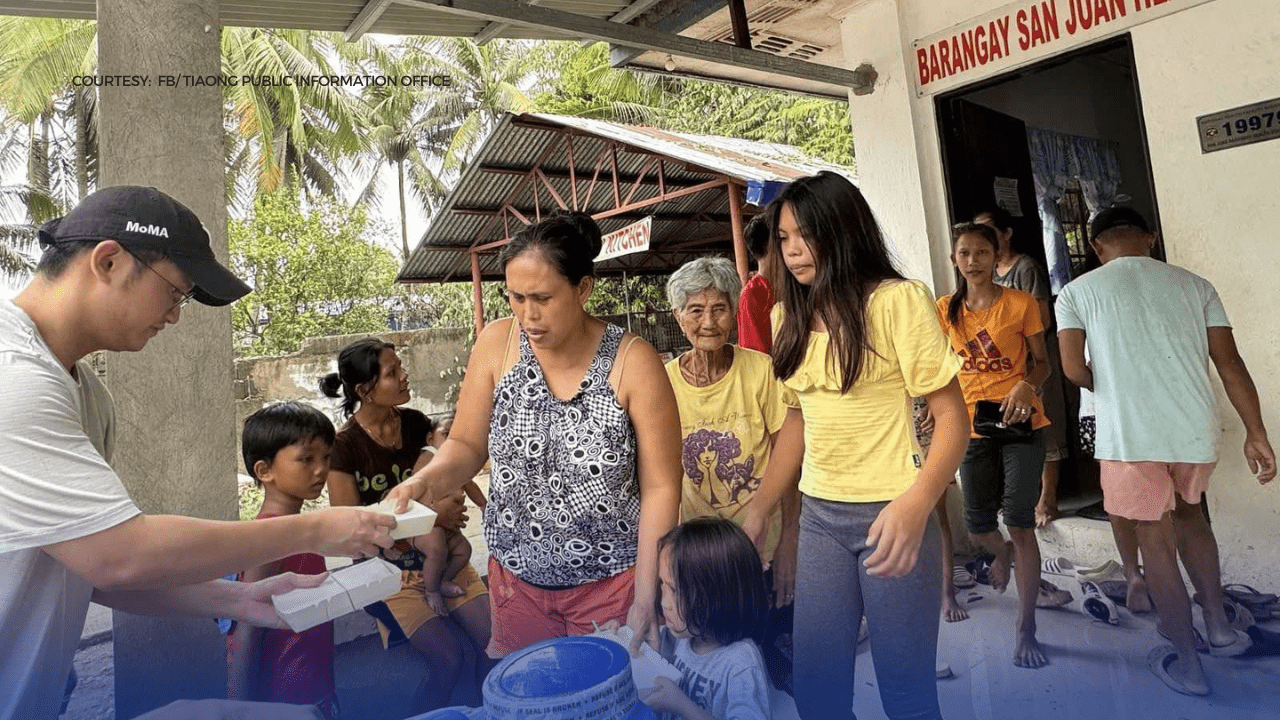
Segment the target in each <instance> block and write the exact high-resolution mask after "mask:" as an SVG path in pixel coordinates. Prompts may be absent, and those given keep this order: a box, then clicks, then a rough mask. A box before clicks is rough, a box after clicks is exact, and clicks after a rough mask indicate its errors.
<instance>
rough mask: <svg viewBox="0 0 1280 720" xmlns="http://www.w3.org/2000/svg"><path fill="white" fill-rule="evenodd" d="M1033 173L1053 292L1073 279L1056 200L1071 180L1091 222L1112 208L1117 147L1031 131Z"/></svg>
mask: <svg viewBox="0 0 1280 720" xmlns="http://www.w3.org/2000/svg"><path fill="white" fill-rule="evenodd" d="M1027 146H1028V148H1029V149H1030V151H1031V171H1032V174H1033V176H1034V178H1035V184H1036V204H1037V206H1038V207H1037V209H1038V210H1039V213H1040V225H1041V227H1043V228H1044V254H1045V257H1046V258H1047V259H1048V261H1049V280H1050V284H1051V285H1052V287H1053V292H1054V294H1057V293H1058V292H1059V291H1060V290H1061V289H1062V286H1063V285H1066V284H1067V282H1069V281H1070V280H1071V262H1070V260H1069V256H1068V253H1067V239H1066V237H1065V236H1064V235H1063V232H1062V224H1061V223H1060V222H1059V221H1058V200H1059V199H1061V198H1062V193H1063V191H1064V190H1066V187H1067V184H1068V183H1069V182H1070V181H1071V179H1072V178H1075V179H1077V180H1078V181H1079V183H1080V192H1081V194H1082V195H1083V196H1084V201H1085V204H1086V205H1088V206H1089V215H1090V219H1092V216H1093V215H1096V214H1097V213H1098V211H1100V210H1102V209H1103V208H1104V207H1107V206H1108V205H1110V204H1111V199H1112V198H1114V197H1115V195H1116V191H1117V189H1118V188H1119V187H1120V179H1121V178H1120V163H1119V161H1118V160H1117V159H1116V144H1115V143H1113V142H1110V141H1107V140H1099V139H1097V138H1088V137H1082V136H1079V135H1067V134H1065V133H1060V132H1054V131H1052V130H1042V129H1040V128H1032V127H1029V128H1027Z"/></svg>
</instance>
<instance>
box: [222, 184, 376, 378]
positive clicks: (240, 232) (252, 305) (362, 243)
mask: <svg viewBox="0 0 1280 720" xmlns="http://www.w3.org/2000/svg"><path fill="white" fill-rule="evenodd" d="M369 233H370V231H369V229H368V224H367V221H366V217H365V212H364V210H363V209H362V208H358V207H357V208H355V209H349V208H345V207H343V206H341V205H339V204H338V203H336V202H334V201H332V200H329V199H325V198H315V199H314V200H313V201H312V205H311V207H310V208H309V209H308V210H307V211H306V212H304V211H302V210H301V209H299V207H298V195H297V191H296V189H294V188H292V187H286V188H282V189H281V191H280V192H276V193H260V194H259V195H258V196H257V198H256V199H255V201H254V205H253V213H252V214H251V216H250V217H249V218H248V219H246V220H233V221H232V222H230V223H228V233H227V234H228V239H229V243H230V248H231V261H232V265H233V267H234V268H235V272H236V274H237V275H239V276H240V277H241V278H244V280H245V282H247V283H249V285H251V286H252V287H253V288H254V292H252V293H250V294H249V295H247V296H246V297H244V298H243V299H241V300H239V301H238V302H236V304H235V306H234V307H233V308H232V326H233V328H234V331H235V335H236V340H237V345H238V346H239V347H240V349H241V351H242V352H243V353H244V354H246V355H264V354H279V353H287V352H295V351H297V350H298V349H299V347H301V345H302V341H303V340H304V339H306V338H309V337H318V336H322V335H339V334H347V333H360V332H375V331H380V330H385V329H386V328H387V314H388V301H389V300H390V298H391V297H392V296H393V295H395V294H397V290H396V288H395V286H394V280H395V273H396V267H397V264H396V261H395V258H394V257H393V256H392V255H391V253H390V252H388V251H387V250H385V249H383V248H382V247H379V246H378V245H376V244H373V243H371V242H370V241H369V238H368V235H369Z"/></svg>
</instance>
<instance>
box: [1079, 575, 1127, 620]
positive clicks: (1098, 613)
mask: <svg viewBox="0 0 1280 720" xmlns="http://www.w3.org/2000/svg"><path fill="white" fill-rule="evenodd" d="M1080 590H1081V592H1083V593H1084V601H1083V602H1082V603H1081V607H1082V608H1084V611H1085V612H1086V613H1088V614H1089V615H1090V616H1092V617H1093V619H1095V620H1097V621H1099V622H1104V623H1107V624H1108V625H1119V624H1120V611H1119V610H1117V609H1116V605H1115V603H1113V602H1111V598H1109V597H1107V596H1106V595H1103V594H1102V591H1101V590H1099V589H1098V586H1097V585H1096V584H1094V583H1092V582H1082V583H1080Z"/></svg>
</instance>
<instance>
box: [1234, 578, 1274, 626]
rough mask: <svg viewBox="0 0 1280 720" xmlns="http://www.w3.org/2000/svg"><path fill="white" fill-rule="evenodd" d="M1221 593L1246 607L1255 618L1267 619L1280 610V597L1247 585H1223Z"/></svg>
mask: <svg viewBox="0 0 1280 720" xmlns="http://www.w3.org/2000/svg"><path fill="white" fill-rule="evenodd" d="M1222 594H1223V595H1226V596H1227V597H1229V598H1231V599H1232V600H1235V601H1236V602H1238V603H1240V604H1241V605H1244V606H1245V607H1246V608H1248V610H1249V611H1250V612H1252V613H1253V617H1254V619H1255V620H1269V619H1271V616H1272V615H1274V614H1276V613H1277V612H1280V598H1277V597H1276V596H1275V595H1274V594H1272V593H1263V592H1258V591H1257V590H1254V589H1253V588H1251V587H1249V586H1248V585H1242V584H1240V583H1232V584H1230V585H1223V586H1222Z"/></svg>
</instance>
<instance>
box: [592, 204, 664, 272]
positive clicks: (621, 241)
mask: <svg viewBox="0 0 1280 720" xmlns="http://www.w3.org/2000/svg"><path fill="white" fill-rule="evenodd" d="M652 232H653V216H652V215H650V216H649V217H646V218H645V219H643V220H641V221H640V222H637V223H632V224H631V225H628V226H626V227H624V228H622V229H621V230H615V231H613V232H611V233H609V234H608V235H605V236H604V246H603V247H602V248H601V249H600V254H599V255H597V256H596V262H600V261H601V260H608V259H609V258H616V257H620V256H622V255H630V254H631V253H638V252H643V251H645V250H648V249H649V237H650V235H651V234H652Z"/></svg>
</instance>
